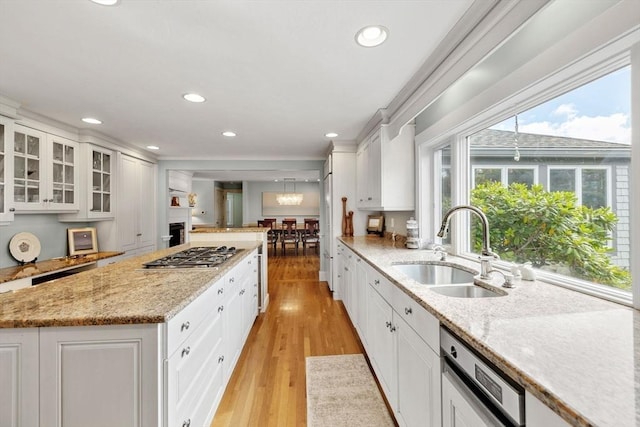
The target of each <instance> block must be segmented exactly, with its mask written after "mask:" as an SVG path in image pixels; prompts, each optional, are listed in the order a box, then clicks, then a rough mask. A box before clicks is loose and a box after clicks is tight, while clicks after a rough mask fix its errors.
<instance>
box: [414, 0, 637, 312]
mask: <svg viewBox="0 0 640 427" xmlns="http://www.w3.org/2000/svg"><path fill="white" fill-rule="evenodd" d="M622 3H624V4H625V7H631V6H630V5H631V3H629V2H622ZM618 12H619V10H618ZM610 15H613V16H615V15H616V14H615V13H613V12H611V14H610ZM598 21H601V19H599V20H598ZM584 31H585V30H584V29H582V30H581V31H580V33H584ZM601 36H602V34H599V37H601ZM594 39H596V40H597V39H598V37H592V38H591V41H592V42H593V41H594ZM639 40H640V26H636V27H635V28H633V29H632V30H629V31H627V32H625V33H624V34H620V35H617V36H616V37H614V38H613V39H612V40H610V41H609V42H606V43H604V45H602V46H600V47H598V48H596V49H593V48H591V53H590V54H587V53H585V54H584V56H582V57H579V58H577V59H576V60H575V61H573V62H570V61H569V62H567V61H565V63H566V65H561V64H562V62H560V61H559V60H558V59H557V58H553V57H554V56H555V55H557V54H558V52H557V46H556V47H554V48H553V49H550V50H549V52H547V53H545V54H544V55H540V56H541V57H544V56H548V57H547V63H546V64H544V67H541V68H540V69H542V70H548V69H549V68H550V67H551V66H552V65H553V64H560V66H558V65H556V67H557V68H556V70H555V71H546V73H547V76H546V77H545V76H544V75H541V76H540V78H539V79H538V80H536V81H531V84H529V85H528V86H526V82H528V81H530V80H529V79H527V78H523V81H524V82H525V86H523V85H522V83H521V82H520V83H519V84H516V82H514V81H513V79H517V78H518V76H519V75H520V76H521V77H522V76H527V72H528V70H527V69H530V68H532V67H535V63H536V61H532V62H531V63H530V64H528V66H525V67H522V69H520V70H516V71H515V72H514V73H512V75H511V76H510V79H503V80H502V81H499V82H496V83H495V84H494V85H493V86H488V87H487V90H486V91H485V93H484V95H486V96H478V97H476V98H472V99H470V100H469V101H468V102H467V103H466V104H464V105H462V106H461V107H460V108H458V109H454V110H452V111H451V112H450V113H449V114H447V115H445V116H444V117H443V118H442V119H440V120H438V121H437V122H435V123H434V124H433V125H431V126H430V127H428V128H427V129H425V130H424V131H423V132H421V133H420V134H419V135H417V136H416V144H417V145H418V147H419V148H423V147H422V145H423V144H424V148H427V147H435V146H436V143H435V141H442V140H443V139H446V138H448V137H449V136H451V135H457V137H456V138H457V141H456V143H455V144H452V205H457V204H461V203H466V202H467V201H468V200H469V192H470V189H471V186H470V185H469V184H470V182H471V180H470V179H469V178H470V177H469V176H468V173H469V172H470V171H471V167H470V165H469V161H470V158H469V144H468V142H467V141H466V136H468V135H472V134H473V133H475V132H477V131H479V130H481V129H484V128H486V127H489V126H490V125H492V124H494V123H497V122H499V121H501V120H504V119H505V118H507V117H509V116H512V115H513V114H515V113H518V112H520V111H523V110H525V109H528V108H531V107H533V106H535V105H538V104H540V103H542V102H546V101H548V100H551V99H553V98H554V97H556V96H558V95H559V94H561V93H564V92H566V91H568V90H572V89H574V88H577V87H579V86H582V85H583V84H585V83H587V82H588V81H591V80H594V79H595V78H598V77H602V76H604V75H606V74H608V73H610V72H611V71H613V70H615V69H618V68H620V67H621V66H623V65H628V64H629V63H631V64H632V67H631V69H632V76H631V80H632V85H631V86H632V89H631V90H632V94H635V93H640V43H638V41H639ZM574 42H575V40H574ZM567 43H569V42H566V43H564V42H562V43H558V45H560V46H562V45H566V44H567ZM592 46H593V45H592ZM580 48H581V49H583V50H585V51H586V50H587V45H586V44H585V43H583V44H582V45H581V46H580ZM630 50H631V52H630ZM538 59H539V58H538ZM552 59H554V60H552ZM543 60H544V58H543ZM523 69H524V70H523ZM534 74H535V73H534ZM507 80H510V81H507ZM509 85H511V88H512V89H511V90H513V89H517V90H516V91H515V92H511V93H510V92H509V90H510V89H509ZM498 97H499V98H498ZM631 99H632V103H633V102H636V101H637V100H638V99H639V98H638V96H633V95H632V96H631ZM483 104H484V105H487V107H486V108H484V109H483V110H478V106H480V105H483ZM634 107H638V106H637V105H632V108H631V110H632V120H631V121H632V129H633V128H635V129H636V130H637V129H640V108H634ZM638 135H640V132H632V155H631V156H632V158H635V159H640V137H639V136H638ZM428 151H429V150H424V152H428ZM418 152H420V153H421V155H425V154H424V152H423V150H419V151H418ZM418 161H419V162H420V163H419V165H421V166H423V165H424V159H418ZM637 166H638V165H636V167H631V171H632V175H631V180H630V181H631V182H640V167H637ZM590 168H598V166H596V165H594V166H591V167H590ZM435 172H436V171H431V174H430V175H431V176H432V179H433V181H435V180H436V178H437V174H436V173H435ZM424 175H427V174H426V173H425V174H424ZM425 181H426V178H423V180H422V181H421V184H422V185H424V182H425ZM608 181H609V182H611V175H610V172H608ZM610 196H611V195H610V194H608V198H609V197H610ZM630 197H631V202H632V203H631V206H632V211H640V189H639V188H634V189H632V190H631V191H630ZM608 204H609V206H610V199H609V202H608ZM431 211H432V212H435V210H433V209H432V210H431ZM425 217H426V215H420V218H425ZM463 219H464V216H463V215H456V216H454V217H453V218H452V224H451V227H452V233H453V234H452V238H453V239H454V240H453V242H452V243H453V244H452V246H453V247H452V252H453V253H454V254H457V255H459V256H463V257H467V258H471V259H474V260H475V259H476V258H477V255H475V254H470V253H469V249H465V247H467V246H468V241H469V240H468V234H469V230H468V227H467V226H466V225H465V224H466V223H465V222H464V221H463ZM424 224H425V223H424V222H422V223H421V224H420V225H421V226H423V225H424ZM427 224H428V220H427ZM630 227H631V228H632V229H631V235H632V236H634V231H635V234H636V235H637V234H638V232H637V230H634V229H633V227H634V224H630ZM497 265H498V266H500V265H502V266H503V267H506V266H507V265H508V264H507V263H497ZM631 265H640V239H638V238H635V239H634V238H632V255H631ZM536 272H537V273H538V277H539V278H540V279H541V280H544V281H547V282H549V283H552V284H556V285H559V286H563V287H567V288H571V289H574V290H579V291H580V292H583V293H587V294H590V295H594V296H598V297H601V298H604V299H607V300H611V301H615V302H618V303H621V304H626V305H632V304H633V306H634V307H636V308H640V275H639V274H636V276H635V277H634V281H633V285H632V294H633V302H632V295H631V294H629V293H628V292H625V291H622V290H619V289H616V288H613V287H609V286H606V285H599V284H595V283H590V282H587V281H582V280H579V279H576V278H571V277H566V276H560V275H557V274H553V273H550V272H546V271H540V270H537V271H536ZM636 273H637V272H636Z"/></svg>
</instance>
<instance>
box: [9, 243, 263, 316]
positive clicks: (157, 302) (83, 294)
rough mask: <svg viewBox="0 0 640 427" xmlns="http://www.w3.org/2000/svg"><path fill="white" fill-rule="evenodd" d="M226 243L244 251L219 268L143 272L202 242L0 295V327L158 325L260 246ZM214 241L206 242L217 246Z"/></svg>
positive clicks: (175, 247) (164, 250)
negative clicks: (147, 265) (145, 266)
mask: <svg viewBox="0 0 640 427" xmlns="http://www.w3.org/2000/svg"><path fill="white" fill-rule="evenodd" d="M261 244H262V243H261V242H237V243H236V242H228V246H236V247H238V248H244V249H247V250H245V251H242V252H239V253H238V254H237V255H236V256H234V257H232V258H230V259H229V260H228V261H227V262H226V263H224V264H223V265H222V267H220V268H192V269H172V270H145V269H143V268H142V264H143V263H145V262H148V261H152V260H154V259H157V258H160V257H162V256H165V255H168V254H171V253H174V252H178V251H180V250H183V249H186V248H189V247H194V246H208V245H207V244H206V243H204V242H198V243H197V244H196V243H193V244H184V245H180V246H174V247H172V248H169V249H163V250H159V251H156V252H152V253H149V254H145V255H141V256H137V257H133V258H129V259H126V260H123V261H120V262H117V263H114V264H110V265H107V266H104V267H100V268H96V269H92V270H88V271H84V272H81V273H78V274H74V275H73V276H68V277H65V278H61V279H57V280H53V281H50V282H46V283H43V284H41V285H38V286H31V287H29V288H24V289H20V290H17V291H13V292H7V293H3V294H0V328H26V327H46V326H85V325H112V324H133V323H163V322H166V321H167V320H169V319H171V318H172V317H173V316H175V314H176V313H178V312H179V311H180V310H182V309H183V308H184V307H185V306H187V304H189V303H190V302H191V301H193V300H194V299H195V298H196V297H197V296H198V295H200V294H202V293H203V292H204V291H205V290H206V289H207V288H208V287H209V286H211V285H212V284H213V283H214V282H215V281H216V280H217V279H219V278H220V277H222V276H223V275H224V274H225V273H226V272H227V271H229V270H230V269H231V268H232V267H233V266H235V265H236V264H238V263H239V262H240V261H241V260H242V259H243V258H245V257H246V256H248V255H249V254H250V251H251V250H253V249H254V248H256V247H258V245H261ZM219 245H220V242H216V243H215V244H213V243H212V246H219Z"/></svg>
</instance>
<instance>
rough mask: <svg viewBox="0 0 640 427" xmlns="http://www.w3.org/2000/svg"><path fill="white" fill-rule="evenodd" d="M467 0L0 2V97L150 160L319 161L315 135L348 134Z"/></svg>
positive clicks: (321, 150)
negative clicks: (363, 31)
mask: <svg viewBox="0 0 640 427" xmlns="http://www.w3.org/2000/svg"><path fill="white" fill-rule="evenodd" d="M471 3H472V0H423V1H419V0H412V1H402V0H397V1H382V0H379V1H377V0H373V1H357V0H341V1H330V0H325V1H313V0H307V1H303V0H297V1H295V0H281V1H269V0H264V1H255V0H253V1H248V0H209V1H206V0H199V1H196V0H162V1H161V0H120V3H119V4H118V5H117V6H115V7H105V6H99V5H96V4H94V3H92V2H90V1H88V0H0V95H2V96H5V97H7V98H9V99H11V100H14V101H16V102H18V103H20V104H21V105H22V108H23V109H25V110H28V111H32V112H35V113H38V114H41V115H44V116H46V117H49V118H52V119H55V120H57V121H60V122H62V123H65V124H68V125H71V126H73V127H77V128H91V129H95V130H98V131H100V132H101V133H104V134H105V135H108V136H110V137H112V138H115V139H118V140H120V141H125V142H127V143H129V144H131V145H135V146H137V147H141V148H144V147H146V146H147V145H151V144H152V145H157V146H159V147H160V148H161V150H160V151H158V152H154V154H156V155H157V156H159V157H160V158H173V159H177V158H194V159H195V158H197V159H203V158H229V159H320V158H323V157H324V156H325V154H326V151H327V148H328V144H329V140H328V138H325V137H324V134H325V133H326V132H329V131H334V132H338V133H339V134H340V136H339V137H338V138H336V139H339V140H354V139H355V138H356V136H357V135H358V134H359V133H360V132H361V131H362V129H363V128H364V127H365V125H366V123H367V122H368V121H369V119H370V118H371V117H372V116H373V115H374V114H375V112H376V111H377V110H378V109H379V108H384V107H386V106H387V105H388V104H389V103H390V102H391V100H392V99H393V98H394V96H395V95H396V94H398V92H399V91H400V90H401V89H402V87H403V86H404V85H405V84H406V83H407V82H408V81H409V80H410V78H411V77H412V76H413V74H414V73H415V72H416V71H417V70H418V69H419V67H420V66H421V65H422V64H423V63H425V61H426V60H427V59H428V58H429V55H430V54H432V53H433V51H434V49H435V48H436V47H437V46H438V44H439V43H440V42H441V41H442V40H443V38H444V37H445V36H446V34H447V32H448V31H449V30H450V29H451V27H453V25H454V24H455V23H456V22H457V21H458V19H459V18H460V17H461V16H462V14H463V13H464V12H465V11H466V10H467V8H468V7H469V6H470V5H471ZM369 24H381V25H384V26H386V27H387V28H389V30H390V36H389V38H388V40H387V41H386V42H385V43H384V44H383V45H381V46H379V47H377V48H362V47H359V46H358V45H356V43H355V42H354V35H355V33H356V31H357V30H359V29H360V28H362V27H364V26H366V25H369ZM186 92H197V93H200V94H202V95H204V96H205V97H206V98H207V102H205V103H203V104H192V103H188V102H186V101H184V100H183V99H182V97H181V95H182V94H184V93H186ZM86 116H91V117H96V118H99V119H101V120H103V121H104V124H102V125H86V124H84V123H82V122H81V121H80V119H81V118H82V117H86ZM228 129H231V130H234V131H235V132H236V133H237V134H238V136H237V137H236V138H233V139H229V138H225V137H223V136H221V132H222V131H223V130H228Z"/></svg>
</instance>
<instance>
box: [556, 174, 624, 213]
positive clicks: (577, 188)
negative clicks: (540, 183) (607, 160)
mask: <svg viewBox="0 0 640 427" xmlns="http://www.w3.org/2000/svg"><path fill="white" fill-rule="evenodd" d="M562 169H570V170H573V171H575V182H574V189H573V193H574V194H575V195H576V198H577V199H578V204H579V205H582V171H583V170H585V169H587V170H596V169H598V170H604V171H605V172H606V179H607V182H606V185H605V187H606V188H607V194H606V196H607V200H606V206H608V207H611V206H612V202H611V198H612V191H614V189H613V187H612V186H611V185H612V182H611V166H607V165H605V166H602V165H572V164H566V165H553V166H547V190H548V191H550V190H551V171H552V170H562Z"/></svg>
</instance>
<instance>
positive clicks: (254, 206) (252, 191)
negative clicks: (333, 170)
mask: <svg viewBox="0 0 640 427" xmlns="http://www.w3.org/2000/svg"><path fill="white" fill-rule="evenodd" d="M283 188H284V187H283V185H282V182H255V181H254V182H245V188H244V189H243V190H242V191H243V197H245V198H246V203H245V206H246V210H245V212H244V223H245V224H255V223H257V221H258V220H259V219H262V218H264V217H265V215H263V214H262V193H263V192H282V191H283ZM295 188H296V192H297V193H317V194H318V197H320V202H321V203H322V202H323V197H321V196H320V183H319V182H299V183H296V186H295ZM287 190H288V191H291V190H292V187H291V185H289V186H288V187H287ZM320 211H322V205H321V207H320ZM285 216H286V217H290V218H296V219H297V220H298V222H302V221H303V220H304V218H312V217H314V215H300V216H297V215H282V216H273V215H268V217H270V218H274V217H275V218H276V219H277V220H278V222H280V221H282V218H284V217H285ZM317 216H318V217H319V216H320V214H319V213H318V215H317Z"/></svg>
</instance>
